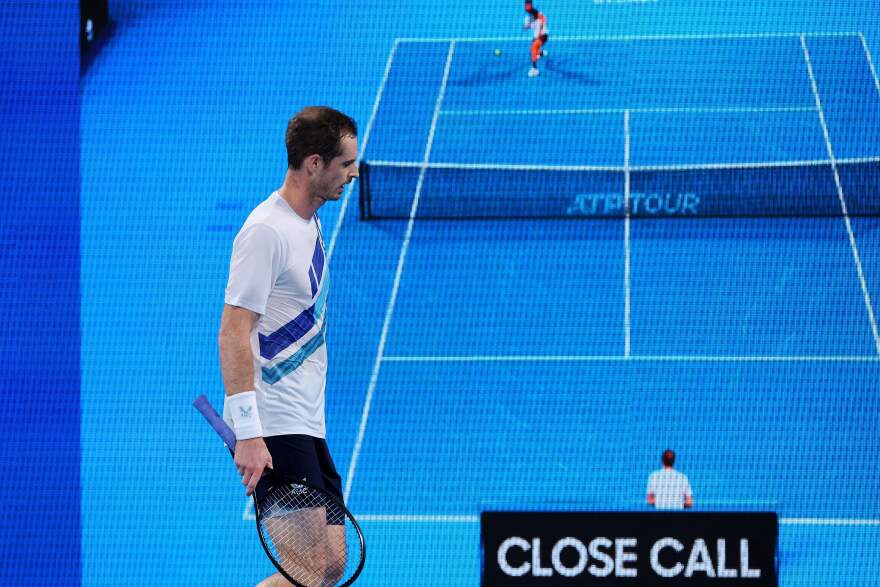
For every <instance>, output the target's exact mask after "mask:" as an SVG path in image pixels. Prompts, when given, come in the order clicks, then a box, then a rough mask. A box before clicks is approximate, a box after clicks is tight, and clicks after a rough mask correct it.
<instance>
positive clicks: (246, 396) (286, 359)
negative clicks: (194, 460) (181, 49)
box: [219, 107, 358, 587]
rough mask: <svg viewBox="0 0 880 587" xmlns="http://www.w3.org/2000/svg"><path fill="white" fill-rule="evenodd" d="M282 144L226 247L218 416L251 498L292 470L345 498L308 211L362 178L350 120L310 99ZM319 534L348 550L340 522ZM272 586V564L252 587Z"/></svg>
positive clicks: (320, 263) (317, 230) (316, 243)
mask: <svg viewBox="0 0 880 587" xmlns="http://www.w3.org/2000/svg"><path fill="white" fill-rule="evenodd" d="M286 143H287V164H288V168H287V173H286V175H285V177H284V183H283V184H282V185H281V187H280V188H278V190H276V191H275V192H273V193H272V194H271V195H270V196H269V197H268V198H266V199H265V200H264V201H263V202H262V203H260V204H259V205H258V206H257V207H256V208H255V209H254V210H253V211H252V212H251V214H250V215H249V216H248V218H247V220H246V221H245V223H244V225H243V226H242V228H241V230H240V231H239V233H238V235H237V236H236V237H235V241H234V242H233V245H232V258H231V262H230V269H229V281H228V283H227V286H226V295H225V306H224V308H223V316H222V319H221V325H220V334H219V347H220V368H221V371H222V374H223V383H224V386H225V388H226V397H225V402H224V406H223V419H224V420H225V421H226V423H227V424H229V426H230V427H231V428H232V429H233V431H234V432H235V436H236V440H237V445H236V449H235V466H236V468H237V469H238V472H239V473H240V474H241V477H242V484H243V485H245V486H246V493H247V494H248V495H251V494H252V493H254V492H256V493H257V496H258V497H259V496H260V494H261V492H265V491H267V489H268V487H269V485H270V484H271V483H273V482H275V480H279V479H281V478H289V479H295V480H298V481H299V480H302V481H304V482H307V483H309V484H311V485H314V486H316V487H319V488H322V489H324V490H326V491H328V492H330V493H331V494H333V495H335V496H336V497H338V498H339V500H340V501H341V500H342V488H341V479H340V477H339V474H338V473H337V472H336V467H335V466H334V464H333V459H332V458H331V457H330V451H329V450H328V447H327V442H326V426H325V419H324V389H325V384H326V378H327V347H326V344H325V340H324V336H325V332H326V306H327V294H328V289H329V279H328V271H327V264H326V258H325V250H324V240H323V237H322V235H321V224H320V222H319V220H318V217H317V215H316V212H317V211H318V209H319V208H320V207H321V206H323V205H324V204H325V203H326V202H330V201H336V200H338V199H339V198H340V197H341V196H342V193H343V190H344V189H345V186H346V184H348V183H349V182H351V181H352V180H353V179H354V178H356V177H357V176H358V169H357V165H356V163H355V161H356V158H357V126H356V124H355V122H354V120H352V119H351V118H350V117H348V116H346V115H345V114H343V113H341V112H338V111H336V110H333V109H331V108H326V107H309V108H305V109H303V110H302V111H300V112H299V113H297V114H296V115H295V116H294V117H293V118H292V119H291V120H290V122H289V123H288V126H287V134H286ZM264 474H265V475H266V476H264ZM276 523H279V524H282V525H283V524H284V522H283V520H280V521H278V522H276ZM297 523H298V524H299V525H300V526H301V525H302V520H300V521H298V522H297ZM272 531H273V532H274V531H278V532H285V531H287V529H285V528H277V529H276V530H272ZM334 533H338V534H340V536H335V535H334ZM324 542H325V546H326V548H340V547H339V546H335V547H334V546H332V545H339V544H341V545H342V548H344V545H345V539H344V528H343V526H341V525H339V526H333V525H330V526H329V527H328V528H327V536H326V540H325V541H324ZM319 551H320V548H316V549H315V552H316V554H315V556H322V555H320V554H318V553H319ZM335 554H336V555H337V556H327V557H326V558H327V559H328V560H343V561H344V559H345V553H341V556H338V555H339V554H340V553H335ZM309 562H310V564H309V567H310V568H312V569H314V568H316V565H315V564H314V562H315V561H309ZM317 568H321V567H320V564H319V565H318V567H317ZM340 573H341V569H338V568H332V566H331V568H325V569H323V571H322V572H321V573H320V574H321V575H323V576H318V577H315V578H314V581H310V582H309V584H311V583H314V584H321V585H325V584H326V585H332V584H335V583H336V582H337V575H339V574H340ZM280 585H285V586H286V585H290V583H289V582H288V581H287V580H286V579H285V578H284V577H283V576H282V575H281V574H280V573H276V574H274V575H271V576H270V577H267V578H266V579H265V580H263V581H262V582H260V583H259V585H258V587H270V586H280Z"/></svg>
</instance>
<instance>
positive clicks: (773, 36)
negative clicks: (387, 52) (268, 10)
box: [396, 32, 859, 43]
mask: <svg viewBox="0 0 880 587" xmlns="http://www.w3.org/2000/svg"><path fill="white" fill-rule="evenodd" d="M858 34H859V33H858V32H814V33H805V32H800V33H718V34H704V35H696V34H693V35H597V36H589V35H586V36H583V35H581V36H560V37H553V42H554V43H559V42H571V41H703V40H713V39H779V38H794V37H801V36H808V37H853V36H856V35H858ZM396 40H397V41H399V42H401V43H449V42H451V41H455V42H456V43H486V42H499V41H528V42H531V38H528V37H527V36H524V35H521V36H517V37H398V38H397V39H396Z"/></svg>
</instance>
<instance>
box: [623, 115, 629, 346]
mask: <svg viewBox="0 0 880 587" xmlns="http://www.w3.org/2000/svg"><path fill="white" fill-rule="evenodd" d="M623 136H624V138H623V210H624V219H623V355H624V356H625V357H629V355H630V323H629V320H630V283H629V268H630V265H629V263H630V259H629V238H630V214H629V207H630V201H629V200H630V173H629V149H630V143H629V141H630V134H629V110H627V111H625V112H624V113H623Z"/></svg>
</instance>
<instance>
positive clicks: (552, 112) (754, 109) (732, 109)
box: [440, 106, 816, 116]
mask: <svg viewBox="0 0 880 587" xmlns="http://www.w3.org/2000/svg"><path fill="white" fill-rule="evenodd" d="M815 111H816V107H815V106H766V107H764V106H742V107H737V106H727V107H725V106H719V107H717V108H711V107H690V108H675V107H663V108H557V109H544V110H535V109H526V110H516V109H513V110H511V109H507V110H444V111H443V112H441V113H440V114H442V115H444V116H557V115H579V114H621V113H623V112H635V113H637V114H717V113H721V114H728V113H729V114H739V113H744V114H754V113H762V112H815Z"/></svg>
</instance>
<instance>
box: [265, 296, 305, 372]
mask: <svg viewBox="0 0 880 587" xmlns="http://www.w3.org/2000/svg"><path fill="white" fill-rule="evenodd" d="M314 326H315V306H312V307H311V308H309V309H308V310H303V311H302V312H300V313H299V315H298V316H297V317H296V318H294V319H293V320H291V321H290V322H288V323H287V324H285V325H284V326H282V327H281V328H279V329H278V330H276V331H275V332H273V333H272V334H269V335H268V336H267V335H263V334H260V337H259V338H260V356H261V357H263V358H264V359H266V360H267V361H270V360H272V359H274V358H275V356H276V355H277V354H278V353H280V352H281V351H283V350H284V349H286V348H287V347H289V346H290V345H292V344H293V343H295V342H296V341H298V340H299V339H301V338H302V337H304V336H305V335H306V334H308V333H309V331H310V330H311V329H312V328H314Z"/></svg>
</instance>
